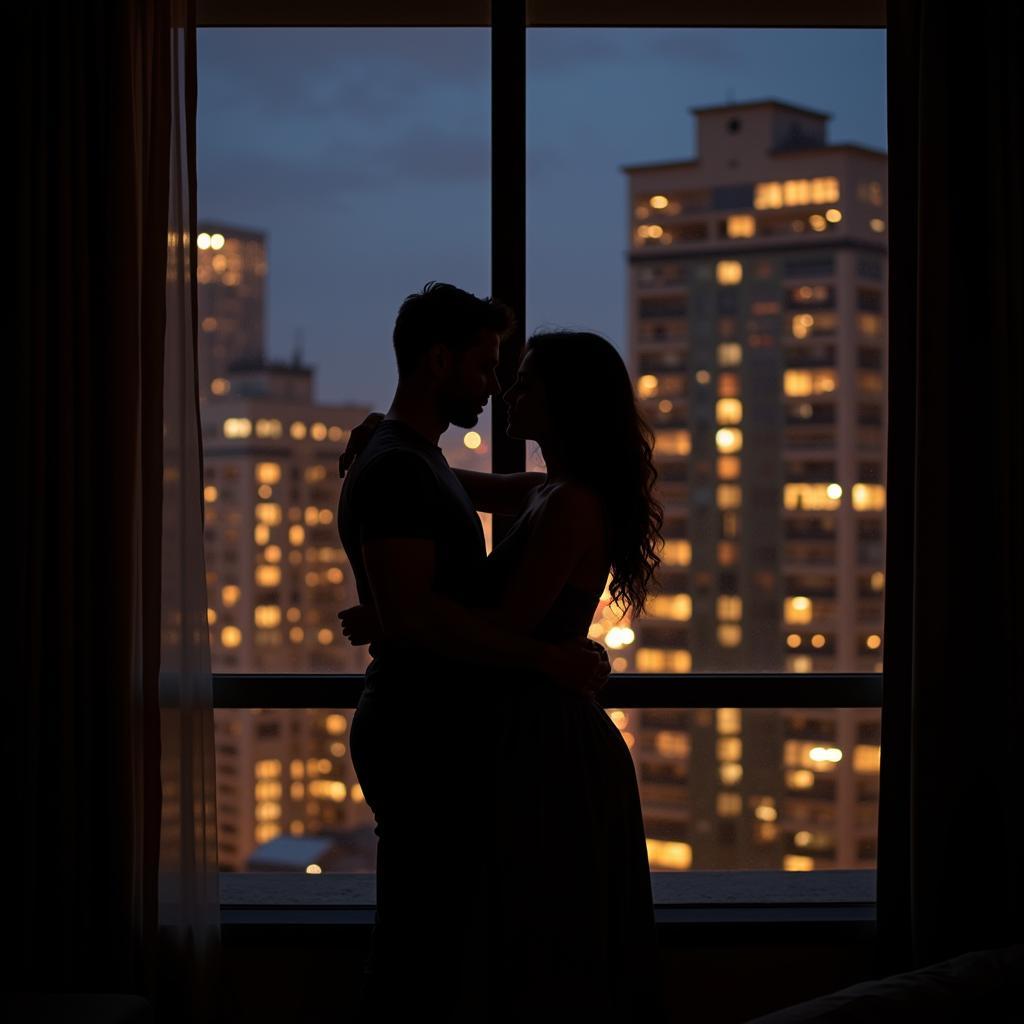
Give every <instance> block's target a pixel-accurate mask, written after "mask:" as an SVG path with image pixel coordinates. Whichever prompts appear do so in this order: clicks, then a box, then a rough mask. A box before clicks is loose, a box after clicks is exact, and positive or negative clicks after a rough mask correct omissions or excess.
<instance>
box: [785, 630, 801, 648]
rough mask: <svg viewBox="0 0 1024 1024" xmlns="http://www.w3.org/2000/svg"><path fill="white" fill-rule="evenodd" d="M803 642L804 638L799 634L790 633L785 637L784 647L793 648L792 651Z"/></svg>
mask: <svg viewBox="0 0 1024 1024" xmlns="http://www.w3.org/2000/svg"><path fill="white" fill-rule="evenodd" d="M803 642H804V638H803V637H802V636H801V635H800V634H799V633H790V634H789V636H787V637H786V646H787V647H790V648H793V649H794V650H795V649H796V648H797V647H799V646H800V645H801V644H802V643H803Z"/></svg>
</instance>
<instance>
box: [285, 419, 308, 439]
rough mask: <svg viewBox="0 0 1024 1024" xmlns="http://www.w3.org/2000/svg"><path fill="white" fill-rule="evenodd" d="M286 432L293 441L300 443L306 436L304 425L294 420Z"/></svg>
mask: <svg viewBox="0 0 1024 1024" xmlns="http://www.w3.org/2000/svg"><path fill="white" fill-rule="evenodd" d="M288 432H289V433H290V434H291V435H292V438H293V439H294V440H296V441H301V440H303V438H305V436H306V424H305V423H303V422H301V421H300V420H295V422H294V423H292V425H291V427H289V428H288Z"/></svg>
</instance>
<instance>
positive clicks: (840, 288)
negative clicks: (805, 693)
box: [618, 100, 887, 869]
mask: <svg viewBox="0 0 1024 1024" xmlns="http://www.w3.org/2000/svg"><path fill="white" fill-rule="evenodd" d="M693 113H694V114H695V115H696V121H697V142H698V145H697V154H696V156H695V158H694V159H692V160H686V161H679V162H673V163H665V164H657V165H646V166H631V167H627V168H625V171H626V174H627V175H628V179H629V205H630V211H629V213H630V225H631V227H630V251H629V257H628V261H629V323H630V343H629V345H630V360H631V369H632V372H633V374H634V379H635V383H636V389H637V393H638V395H639V397H640V398H641V399H642V403H643V407H644V410H645V414H646V415H647V417H648V420H649V422H650V423H651V425H652V427H653V428H654V429H655V432H656V435H657V446H656V459H657V466H658V470H659V475H660V484H659V495H660V497H661V499H662V500H663V502H664V504H665V528H664V535H665V538H666V548H665V551H664V554H663V557H664V563H663V567H662V569H661V572H660V576H659V579H660V582H661V584H662V593H661V594H660V595H659V596H658V597H656V598H655V600H654V602H653V603H652V606H651V609H650V610H651V614H650V615H649V616H647V617H644V618H642V619H640V620H639V621H638V622H637V623H636V624H635V625H634V627H633V628H634V630H635V639H634V640H633V642H632V643H631V644H629V645H628V646H624V647H623V649H622V650H621V651H620V652H618V656H619V657H622V658H623V665H620V667H624V666H625V665H629V666H631V667H634V668H635V670H636V671H641V672H690V671H693V672H707V671H715V672H740V671H747V672H750V671H754V672H758V671H775V672H780V671H788V672H811V671H814V672H873V671H881V632H882V590H883V583H884V579H883V568H884V560H883V541H884V526H885V513H884V507H885V489H884V479H885V464H884V463H885V445H884V437H885V412H886V394H885V390H886V353H887V343H886V281H887V231H886V228H887V225H886V216H887V214H886V195H885V187H886V174H887V169H886V160H887V158H886V155H885V154H884V153H882V152H878V151H875V150H872V149H868V148H866V147H863V146H858V145H831V144H829V143H828V142H827V140H826V131H825V129H826V123H827V121H828V117H829V115H827V114H823V113H818V112H815V111H812V110H808V109H806V108H803V107H798V106H793V105H790V104H786V103H781V102H778V101H774V100H766V101H762V102H754V103H739V104H727V105H724V106H717V107H705V108H700V109H695V110H694V111H693ZM632 714H633V715H635V716H637V719H638V720H634V721H633V722H630V723H629V724H628V730H629V731H630V732H631V734H632V735H633V737H634V748H633V750H634V755H635V758H636V761H637V765H638V771H639V775H640V779H641V784H642V790H643V795H644V801H645V811H646V815H647V827H648V836H649V837H650V839H649V844H650V845H649V849H650V853H651V863H652V866H653V867H655V868H659V867H662V868H679V867H689V866H692V867H695V868H727V867H764V868H768V867H772V868H775V867H788V868H791V869H809V868H812V867H814V868H855V867H871V866H873V864H874V858H875V833H876V814H877V806H876V801H877V785H878V757H879V712H878V711H877V710H873V709H872V710H858V711H852V710H846V711H844V710H834V709H823V710H821V711H817V710H815V711H785V710H781V711H757V710H745V711H740V710H739V709H730V708H724V709H719V710H718V711H712V710H695V711H637V712H633V713H632ZM837 758H838V760H836V759H837Z"/></svg>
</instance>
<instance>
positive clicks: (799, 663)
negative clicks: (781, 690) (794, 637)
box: [789, 654, 814, 673]
mask: <svg viewBox="0 0 1024 1024" xmlns="http://www.w3.org/2000/svg"><path fill="white" fill-rule="evenodd" d="M813 665H814V663H813V662H812V661H811V659H810V658H809V657H808V656H807V655H806V654H798V655H797V656H796V657H795V658H790V659H789V671H790V672H800V673H803V672H810V671H811V669H812V668H813Z"/></svg>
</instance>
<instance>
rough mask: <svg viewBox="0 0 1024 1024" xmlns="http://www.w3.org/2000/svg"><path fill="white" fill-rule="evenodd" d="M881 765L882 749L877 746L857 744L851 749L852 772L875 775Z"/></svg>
mask: <svg viewBox="0 0 1024 1024" xmlns="http://www.w3.org/2000/svg"><path fill="white" fill-rule="evenodd" d="M881 764H882V748H881V747H879V746H877V745H869V744H864V743H861V744H858V745H857V746H855V747H854V748H853V770H854V771H855V772H864V773H866V774H871V775H876V774H878V770H879V768H880V767H881Z"/></svg>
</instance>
